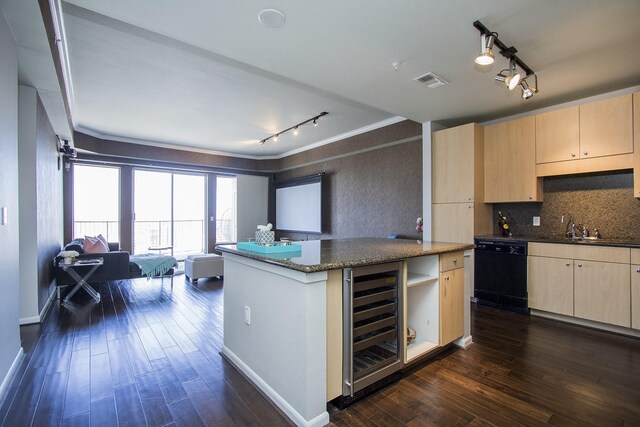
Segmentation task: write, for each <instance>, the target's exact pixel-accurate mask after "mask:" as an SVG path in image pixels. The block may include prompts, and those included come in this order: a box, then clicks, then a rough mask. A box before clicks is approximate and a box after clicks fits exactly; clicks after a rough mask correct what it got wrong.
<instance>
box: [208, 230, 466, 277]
mask: <svg viewBox="0 0 640 427" xmlns="http://www.w3.org/2000/svg"><path fill="white" fill-rule="evenodd" d="M296 243H299V244H300V245H301V246H302V251H301V252H292V253H290V254H287V253H279V254H261V253H257V252H251V251H246V250H242V249H238V247H237V245H236V244H220V245H217V246H216V249H218V250H219V251H221V252H225V253H230V254H236V255H241V256H244V257H247V258H253V259H256V260H260V261H264V262H266V263H269V264H274V265H279V266H281V267H285V268H289V269H292V270H297V271H302V272H304V273H315V272H318V271H327V270H336V269H342V268H349V267H358V266H363V265H371V264H382V263H385V262H395V261H401V260H405V259H408V258H415V257H420V256H425V255H437V254H441V253H446V252H455V251H464V250H467V249H473V248H474V247H475V245H473V244H468V243H448V242H423V241H416V240H408V239H386V238H378V237H361V238H351V239H330V240H309V241H302V242H296Z"/></svg>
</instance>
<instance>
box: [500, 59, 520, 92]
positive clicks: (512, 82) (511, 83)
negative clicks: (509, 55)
mask: <svg viewBox="0 0 640 427" xmlns="http://www.w3.org/2000/svg"><path fill="white" fill-rule="evenodd" d="M521 78H522V74H520V73H519V72H518V71H517V69H516V61H514V60H513V59H511V60H510V61H509V75H508V76H507V77H505V79H504V84H506V85H507V87H508V88H509V90H513V89H515V87H516V86H518V83H519V82H520V79H521Z"/></svg>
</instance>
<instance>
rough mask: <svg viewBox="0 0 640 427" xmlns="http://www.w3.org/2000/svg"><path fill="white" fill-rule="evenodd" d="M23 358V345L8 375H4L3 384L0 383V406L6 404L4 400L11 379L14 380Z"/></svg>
mask: <svg viewBox="0 0 640 427" xmlns="http://www.w3.org/2000/svg"><path fill="white" fill-rule="evenodd" d="M23 358H24V350H22V347H20V350H18V354H17V355H16V358H15V359H13V363H12V364H11V367H10V368H9V371H8V372H7V375H5V376H4V379H3V380H2V384H0V406H2V405H3V404H4V401H5V399H6V398H7V393H8V391H9V386H10V385H11V381H12V380H13V377H14V376H15V374H16V372H17V370H18V366H20V363H21V362H22V359H23Z"/></svg>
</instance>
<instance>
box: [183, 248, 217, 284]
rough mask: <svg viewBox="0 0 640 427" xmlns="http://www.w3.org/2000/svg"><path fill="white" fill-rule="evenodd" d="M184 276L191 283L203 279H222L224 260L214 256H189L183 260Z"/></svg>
mask: <svg viewBox="0 0 640 427" xmlns="http://www.w3.org/2000/svg"><path fill="white" fill-rule="evenodd" d="M184 274H185V276H187V280H191V282H197V281H198V279H201V278H205V277H222V276H224V259H223V258H222V257H221V256H220V255H216V254H200V255H189V256H188V257H187V259H185V260H184Z"/></svg>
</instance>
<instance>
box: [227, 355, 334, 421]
mask: <svg viewBox="0 0 640 427" xmlns="http://www.w3.org/2000/svg"><path fill="white" fill-rule="evenodd" d="M222 354H223V355H224V356H225V357H226V358H227V360H229V361H230V362H231V363H232V364H233V365H234V366H235V367H236V368H238V369H239V370H240V371H241V372H242V373H244V374H245V375H246V376H247V377H248V378H249V380H251V381H252V382H253V383H254V384H255V385H256V386H258V388H259V389H260V390H262V392H263V393H264V394H265V395H266V396H267V397H268V398H269V399H271V401H272V402H273V403H275V404H276V406H277V407H278V408H280V410H281V411H282V412H284V414H285V415H286V416H287V417H289V419H290V420H291V421H293V422H294V423H295V424H296V425H297V426H304V427H322V426H324V425H326V424H328V423H329V413H328V412H327V411H324V412H323V413H321V414H320V415H318V416H317V417H315V418H313V419H311V420H309V421H307V420H306V419H305V418H304V417H303V416H302V415H301V414H300V413H299V412H298V411H296V410H295V409H294V408H293V407H292V406H291V405H290V404H289V402H287V401H286V400H284V398H283V397H282V396H280V395H279V394H278V393H277V392H276V391H275V390H274V389H273V388H271V386H270V385H269V384H267V383H266V382H265V381H264V380H263V379H262V378H260V377H259V376H258V374H256V373H255V372H254V371H253V369H251V368H250V367H249V366H247V365H246V364H245V363H244V362H243V361H242V360H240V359H239V358H238V356H236V355H235V354H234V353H233V352H232V351H231V350H229V349H228V348H227V347H222Z"/></svg>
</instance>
